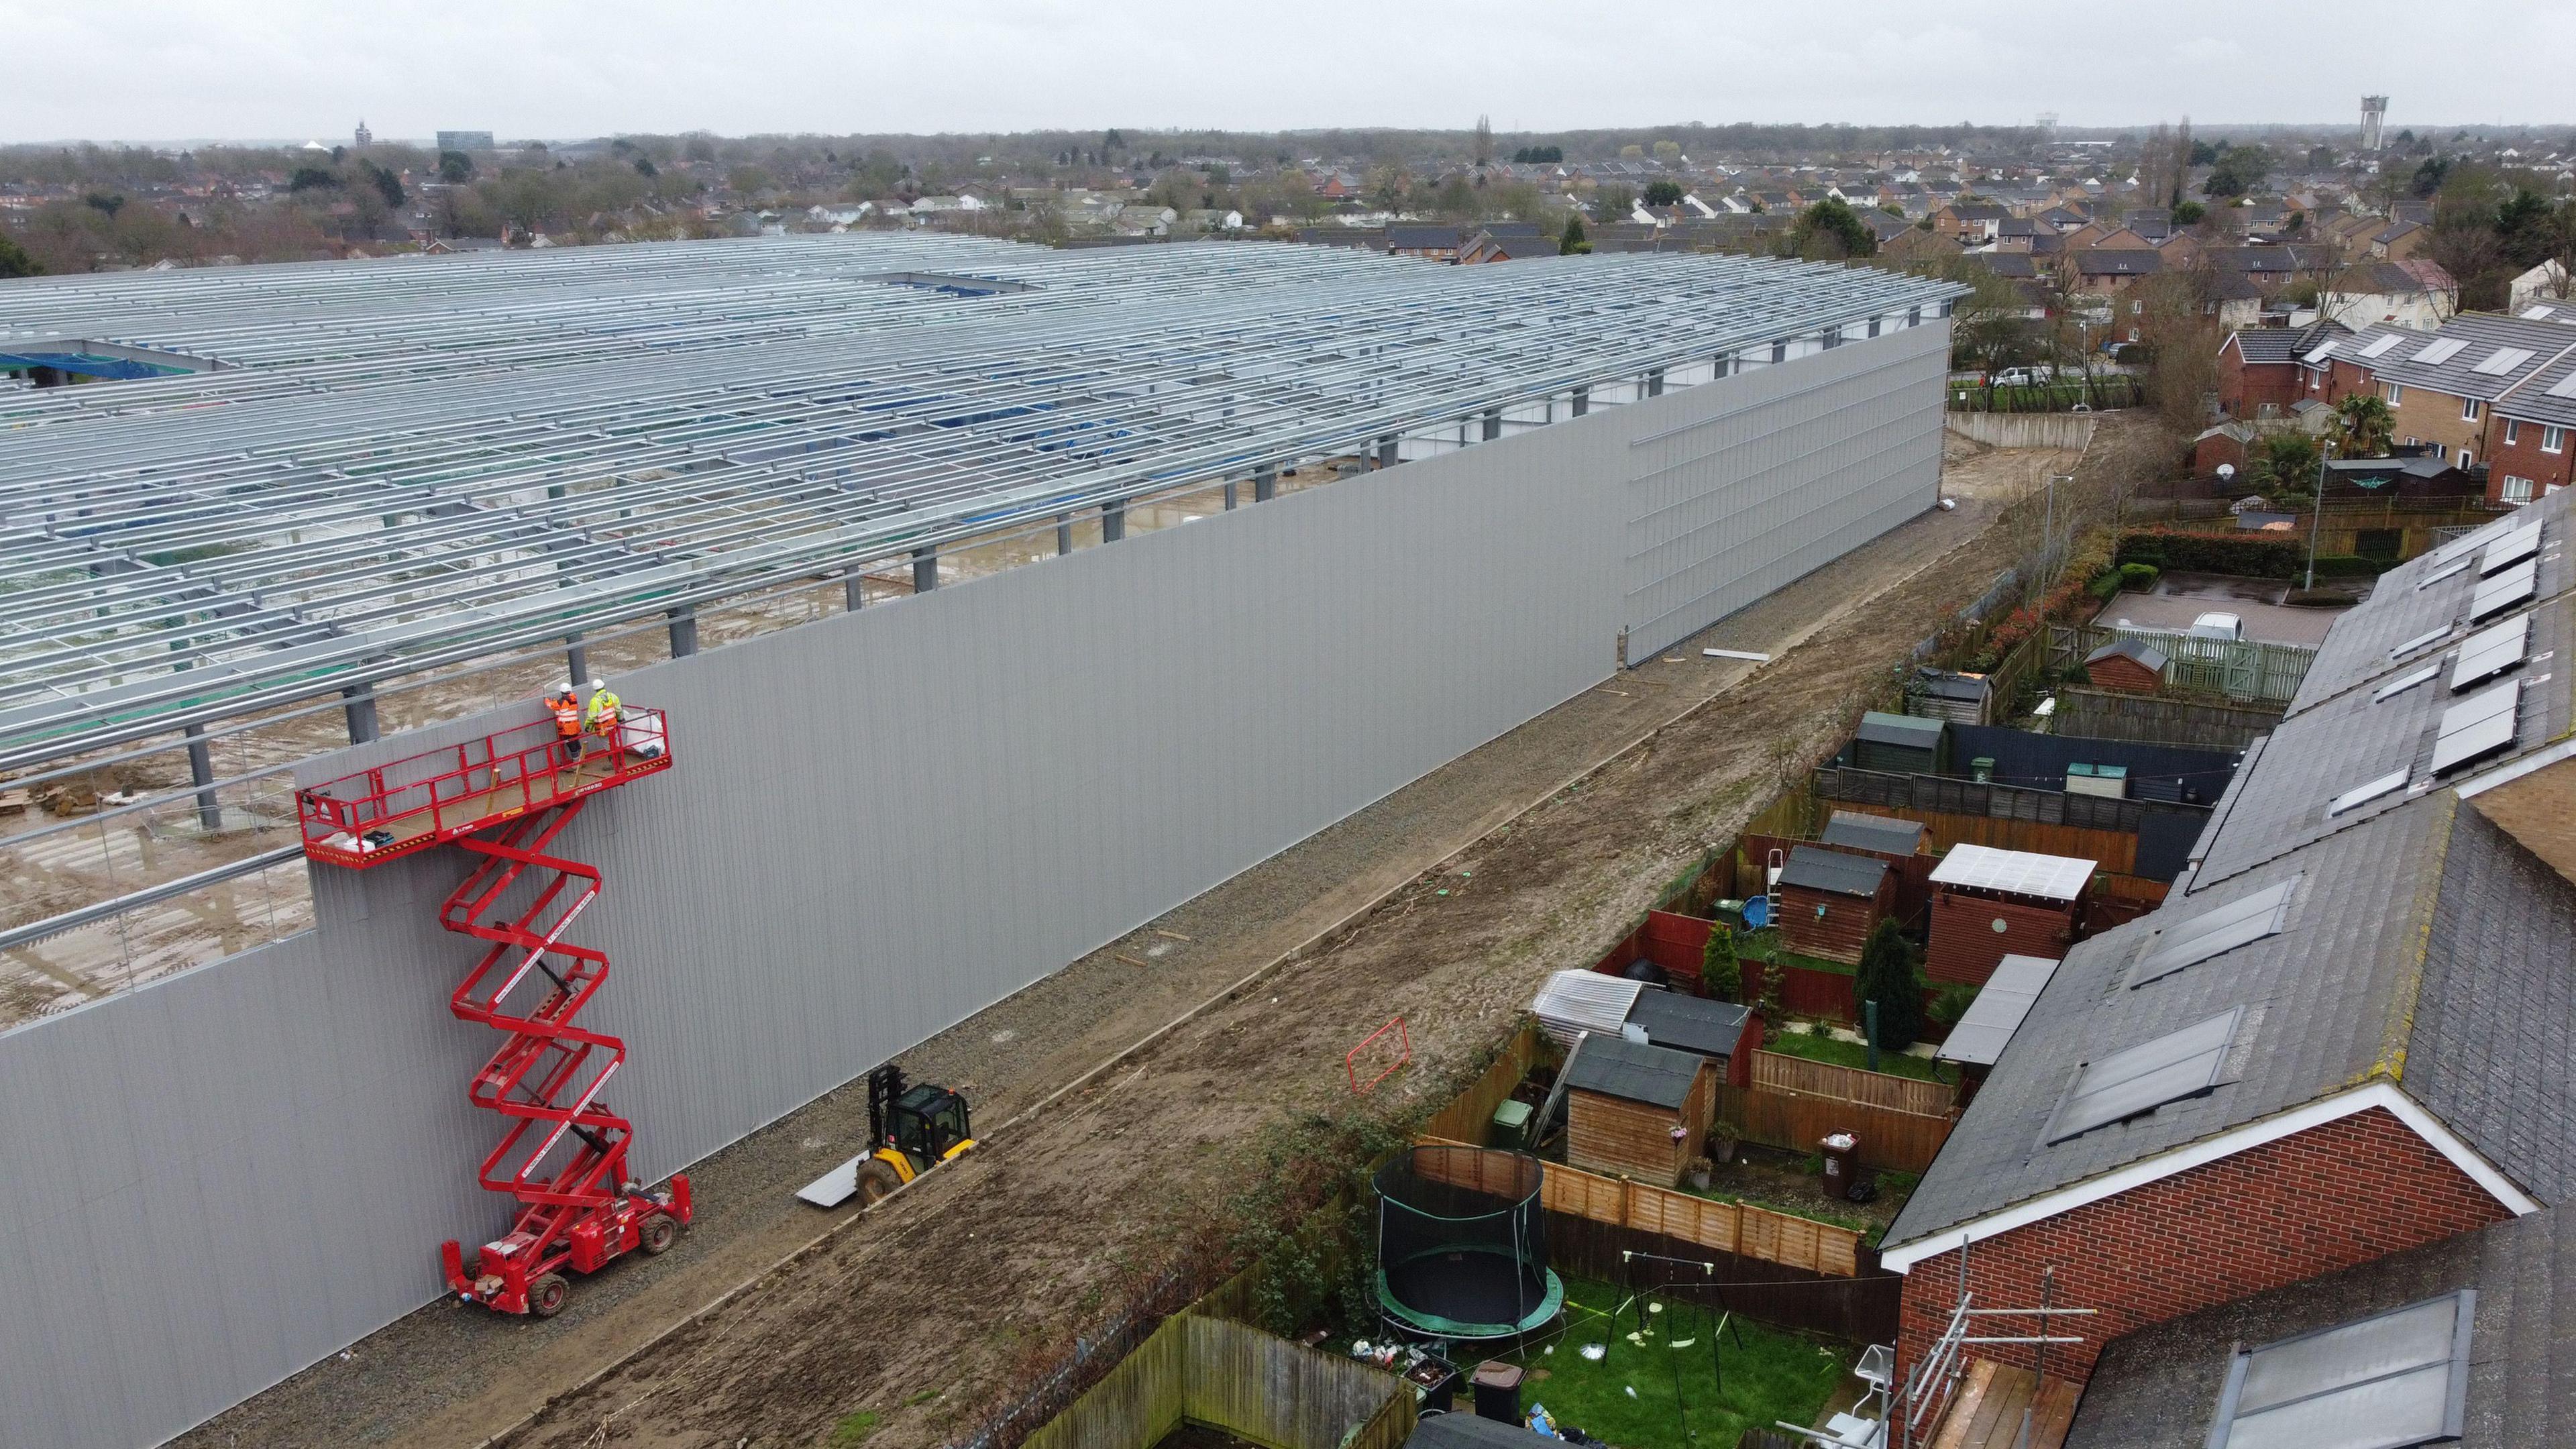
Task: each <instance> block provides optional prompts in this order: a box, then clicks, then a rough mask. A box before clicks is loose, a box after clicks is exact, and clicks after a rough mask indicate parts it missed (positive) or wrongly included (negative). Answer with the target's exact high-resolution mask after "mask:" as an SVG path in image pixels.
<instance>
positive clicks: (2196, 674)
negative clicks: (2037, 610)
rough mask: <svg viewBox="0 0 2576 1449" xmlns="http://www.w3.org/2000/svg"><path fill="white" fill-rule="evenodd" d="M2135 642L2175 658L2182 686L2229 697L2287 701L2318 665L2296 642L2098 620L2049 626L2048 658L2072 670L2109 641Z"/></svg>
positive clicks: (2176, 683) (2176, 679)
mask: <svg viewBox="0 0 2576 1449" xmlns="http://www.w3.org/2000/svg"><path fill="white" fill-rule="evenodd" d="M2122 639H2126V640H2130V641H2133V642H2135V643H2139V644H2146V645H2150V646H2153V647H2154V648H2155V649H2156V650H2158V651H2159V652H2161V653H2162V654H2163V655H2164V656H2165V658H2167V659H2168V660H2170V661H2172V667H2171V668H2170V669H2168V670H2167V671H2166V674H2165V681H2166V682H2167V683H2168V684H2170V685H2172V686H2173V687H2175V688H2177V689H2189V690H2196V691H2199V692H2201V693H2205V694H2223V695H2225V696H2227V697H2228V698H2229V699H2246V700H2262V701H2265V702H2267V703H2275V704H2287V703H2289V701H2290V699H2291V698H2292V697H2293V696H2295V695H2296V694H2297V693H2298V692H2299V685H2300V683H2301V681H2303V680H2305V679H2306V678H2307V677H2308V666H2310V665H2312V664H2314V663H2316V660H2317V651H2316V650H2314V649H2312V648H2307V647H2304V646H2301V645H2296V644H2264V643H2259V642H2257V641H2255V640H2252V639H2195V638H2192V637H2191V636H2189V635H2187V634H2167V633H2162V632H2159V631H2156V630H2152V629H2116V628H2113V629H2106V628H2103V627H2101V626H2099V625H2094V624H2051V625H2049V626H2048V662H2049V663H2050V664H2051V665H2052V666H2054V667H2056V668H2060V669H2072V668H2075V667H2077V666H2079V665H2081V664H2082V663H2083V662H2084V659H2085V656H2087V655H2089V654H2091V653H2092V652H2093V651H2094V650H2096V649H2099V648H2101V647H2102V646H2103V645H2105V644H2109V643H2113V642H2115V641H2118V640H2122Z"/></svg>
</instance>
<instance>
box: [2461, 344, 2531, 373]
mask: <svg viewBox="0 0 2576 1449" xmlns="http://www.w3.org/2000/svg"><path fill="white" fill-rule="evenodd" d="M2537 355H2538V354H2536V353H2534V352H2533V351H2532V350H2531V349H2530V348H2528V347H2499V348H2497V349H2496V350H2495V351H2493V352H2490V353H2488V354H2487V355H2486V359H2485V360H2484V361H2482V362H2480V363H2479V364H2478V365H2477V366H2475V367H2472V368H2470V369H2469V371H2471V372H2475V373H2480V374H2483V375H2485V376H2487V377H2502V376H2504V375H2505V374H2506V373H2508V372H2511V371H2513V370H2514V369H2515V368H2517V367H2520V366H2522V365H2523V364H2524V363H2526V362H2529V361H2530V360H2531V359H2532V358H2533V357H2535V356H2537Z"/></svg>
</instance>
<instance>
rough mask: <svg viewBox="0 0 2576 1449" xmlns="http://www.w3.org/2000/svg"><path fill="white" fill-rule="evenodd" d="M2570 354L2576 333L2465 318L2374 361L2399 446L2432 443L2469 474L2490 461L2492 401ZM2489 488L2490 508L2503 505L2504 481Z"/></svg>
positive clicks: (2544, 324)
mask: <svg viewBox="0 0 2576 1449" xmlns="http://www.w3.org/2000/svg"><path fill="white" fill-rule="evenodd" d="M2571 351H2576V329H2571V328H2569V327H2566V326H2564V325H2561V324H2558V323H2554V322H2548V321H2529V320H2525V319H2523V318H2520V317H2506V316H2501V315H2497V314H2494V313H2487V312H2470V313H2466V314H2463V315H2461V316H2458V317H2454V318H2452V319H2451V320H2450V321H2449V322H2447V323H2444V324H2443V326H2442V329H2441V331H2440V332H2439V333H2437V334H2435V336H2434V338H2433V340H2432V341H2430V342H2427V343H2425V344H2423V345H2422V346H2419V347H2393V348H2391V349H2389V351H2388V352H2386V353H2385V354H2383V355H2382V356H2380V357H2377V358H2374V359H2371V361H2372V364H2373V365H2372V371H2373V372H2374V373H2375V374H2376V375H2377V376H2378V378H2379V382H2380V386H2381V388H2382V389H2383V390H2384V395H2385V396H2386V398H2387V399H2388V406H2389V408H2390V410H2391V411H2393V412H2394V413H2395V414H2396V415H2397V426H2396V434H2397V440H2398V441H2399V442H2406V443H2431V444H2433V445H2435V446H2437V447H2439V448H2441V449H2442V450H2443V451H2444V452H2445V453H2446V454H2448V455H2449V456H2450V457H2451V458H2452V459H2453V460H2454V461H2455V462H2457V463H2458V464H2459V466H2461V467H2462V468H2470V467H2474V466H2476V465H2477V464H2479V463H2485V462H2490V461H2492V458H2491V454H2492V452H2493V448H2492V446H2491V443H2492V439H2491V437H2490V424H2491V423H2492V422H2493V418H2492V417H2491V415H2490V414H2491V409H2492V407H2493V405H2494V404H2495V402H2496V401H2497V399H2499V398H2502V397H2503V396H2505V395H2506V394H2507V393H2510V392H2512V391H2514V390H2515V389H2516V388H2518V387H2520V386H2521V385H2522V384H2524V383H2526V382H2528V381H2530V379H2531V378H2532V377H2533V376H2535V375H2536V374H2538V373H2540V372H2541V371H2543V370H2544V369H2550V368H2554V367H2555V366H2556V365H2557V364H2559V363H2560V362H2562V361H2563V360H2564V359H2565V358H2566V357H2567V355H2568V353H2569V352H2571ZM2488 487H2489V492H2488V498H2489V501H2491V502H2497V503H2501V502H2502V501H2503V498H2502V494H2503V488H2504V484H2503V478H2502V475H2500V474H2496V475H2492V477H2491V481H2490V483H2489V485H2488Z"/></svg>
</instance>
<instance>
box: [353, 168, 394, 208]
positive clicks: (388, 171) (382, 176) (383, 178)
mask: <svg viewBox="0 0 2576 1449" xmlns="http://www.w3.org/2000/svg"><path fill="white" fill-rule="evenodd" d="M360 164H361V165H364V166H365V167H366V168H367V180H368V181H369V182H370V183H371V184H373V185H374V186H375V188H376V194H377V195H378V196H381V197H383V198H384V199H385V205H386V206H388V207H393V206H400V205H402V204H403V184H402V176H401V174H400V173H398V172H396V171H395V170H394V169H393V168H392V167H390V166H378V165H376V164H375V163H374V162H372V161H369V162H362V163H360Z"/></svg>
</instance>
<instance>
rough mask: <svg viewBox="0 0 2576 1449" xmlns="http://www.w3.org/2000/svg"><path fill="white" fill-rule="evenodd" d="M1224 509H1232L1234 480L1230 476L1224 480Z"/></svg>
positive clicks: (1229, 511) (1230, 510) (1231, 510)
mask: <svg viewBox="0 0 2576 1449" xmlns="http://www.w3.org/2000/svg"><path fill="white" fill-rule="evenodd" d="M1225 511H1226V512H1228V513H1232V512H1233V511H1234V480H1233V479H1231V478H1228V479H1226V480H1225Z"/></svg>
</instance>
